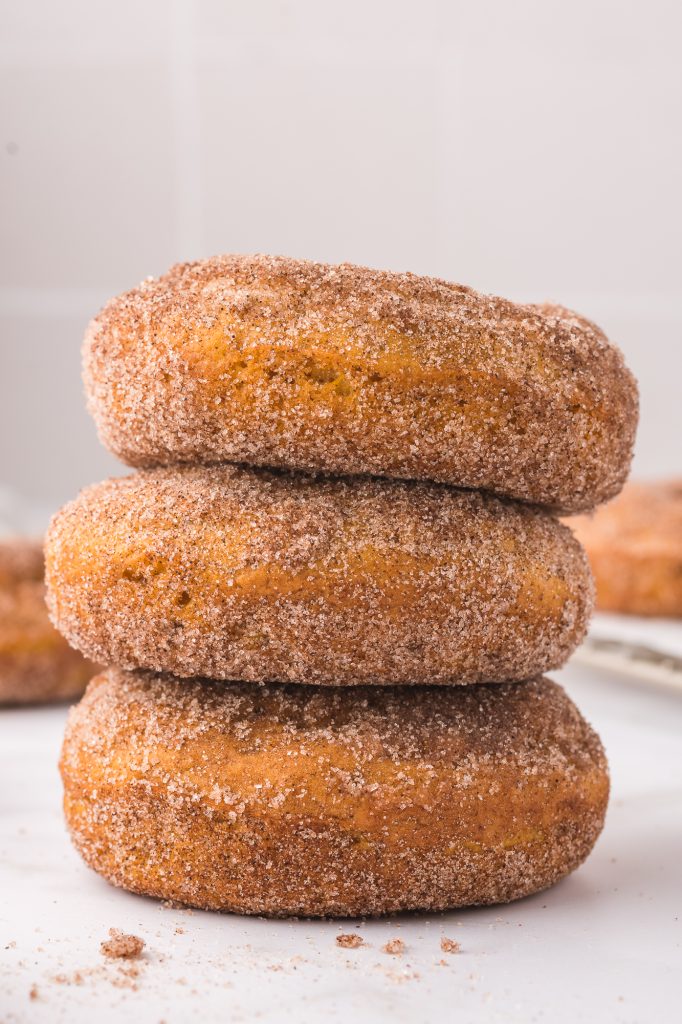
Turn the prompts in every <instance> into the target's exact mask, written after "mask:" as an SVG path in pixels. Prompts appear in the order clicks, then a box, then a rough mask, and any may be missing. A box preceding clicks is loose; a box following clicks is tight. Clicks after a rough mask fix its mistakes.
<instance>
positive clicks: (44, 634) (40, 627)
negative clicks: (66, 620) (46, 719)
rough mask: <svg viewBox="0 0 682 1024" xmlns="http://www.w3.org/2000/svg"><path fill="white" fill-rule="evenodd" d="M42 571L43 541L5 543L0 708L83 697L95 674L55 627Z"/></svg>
mask: <svg viewBox="0 0 682 1024" xmlns="http://www.w3.org/2000/svg"><path fill="white" fill-rule="evenodd" d="M43 569H44V565H43V550H42V544H41V543H40V542H39V541H36V540H30V539H27V538H25V537H7V538H3V539H1V540H0V704H31V703H40V702H44V701H59V700H68V699H71V698H74V697H80V695H81V694H82V692H83V690H84V689H85V684H86V683H87V681H88V680H89V679H90V678H91V677H92V673H93V671H94V670H95V666H94V665H91V664H89V663H88V662H86V661H85V659H84V658H83V657H82V655H81V654H79V653H78V652H77V651H74V650H72V648H70V647H69V645H68V644H67V642H66V641H65V640H64V638H63V637H62V636H60V634H59V633H58V632H57V631H56V629H55V628H54V627H53V626H52V624H51V622H50V620H49V618H48V614H47V608H46V607H45V584H44V582H43Z"/></svg>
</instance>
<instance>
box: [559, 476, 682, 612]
mask: <svg viewBox="0 0 682 1024" xmlns="http://www.w3.org/2000/svg"><path fill="white" fill-rule="evenodd" d="M568 522H569V524H570V525H571V526H572V527H573V529H574V530H575V532H576V534H577V535H578V537H579V539H580V540H581V542H582V543H583V544H584V546H585V548H586V550H587V554H588V557H589V559H590V562H591V563H592V570H593V572H594V576H595V580H596V584H597V607H598V608H600V609H602V610H603V611H612V612H626V613H630V614H632V615H661V616H671V617H676V618H677V617H682V480H667V481H658V482H656V483H654V482H648V483H644V482H642V483H629V484H627V485H626V487H625V489H624V491H623V493H622V494H621V495H619V497H618V498H616V500H615V501H613V502H611V503H610V504H608V505H606V506H605V507H604V508H601V509H599V510H598V511H597V512H596V513H595V514H594V515H593V516H591V517H588V516H579V517H576V518H574V519H569V520H568Z"/></svg>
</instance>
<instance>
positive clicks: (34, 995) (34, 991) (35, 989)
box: [28, 985, 38, 1002]
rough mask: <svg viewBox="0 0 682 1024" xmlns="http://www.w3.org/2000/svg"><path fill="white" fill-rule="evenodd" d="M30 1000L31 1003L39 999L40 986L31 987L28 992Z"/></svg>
mask: <svg viewBox="0 0 682 1024" xmlns="http://www.w3.org/2000/svg"><path fill="white" fill-rule="evenodd" d="M28 998H29V999H30V1000H31V1002H35V1000H36V999H37V998H38V986H37V985H31V987H30V989H29V991H28Z"/></svg>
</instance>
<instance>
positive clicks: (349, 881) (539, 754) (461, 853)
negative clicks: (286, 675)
mask: <svg viewBox="0 0 682 1024" xmlns="http://www.w3.org/2000/svg"><path fill="white" fill-rule="evenodd" d="M61 773H62V778H63V781H64V807H65V812H66V820H67V823H68V827H69V830H70V832H71V836H72V838H73V841H74V843H75V845H76V847H77V849H78V850H79V852H80V853H81V855H82V856H83V858H84V859H85V861H86V862H87V863H88V864H89V865H90V866H91V867H92V868H94V869H95V870H96V871H98V872H99V873H100V874H101V875H103V876H104V877H105V878H106V879H108V880H109V881H110V882H113V884H114V885H118V886H122V887H123V888H125V889H129V890H131V891H132V892H137V893H143V894H145V895H149V896H155V897H157V898H159V899H165V900H174V901H178V902H180V903H183V904H187V905H191V906H194V907H202V908H205V909H210V910H228V911H237V912H239V913H244V914H267V915H273V916H287V915H299V914H301V915H310V916H327V915H329V916H349V915H356V914H363V915H364V914H368V915H369V914H372V915H373V914H384V913H389V912H393V911H398V910H437V909H445V908H448V907H459V906H466V905H470V904H485V903H503V902H507V901H509V900H513V899H518V898H519V897H521V896H526V895H528V894H529V893H532V892H536V891H537V890H539V889H544V888H545V887H546V886H549V885H552V884H553V883H554V882H556V881H558V880H559V879H560V878H563V876H564V875H566V874H568V873H569V872H570V871H573V869H574V868H576V867H577V866H578V865H579V864H580V863H581V862H582V861H583V860H584V858H585V857H586V856H587V854H588V853H589V852H590V850H591V848H592V846H593V844H594V842H595V840H596V839H597V836H598V835H599V832H600V831H601V828H602V824H603V820H604V814H605V810H606V803H607V799H608V788H609V783H608V770H607V765H606V759H605V756H604V752H603V749H602V746H601V743H600V741H599V738H598V737H597V735H596V734H595V733H594V732H593V730H592V729H591V728H590V726H589V725H588V724H587V723H586V722H585V721H584V719H583V718H582V717H581V715H580V712H579V711H578V709H577V708H576V707H575V706H574V704H573V703H572V702H571V701H570V700H569V698H568V696H567V695H566V694H565V693H564V691H563V690H562V689H561V687H559V686H557V685H556V684H555V683H552V682H550V681H549V680H548V679H535V680H532V681H530V682H524V683H512V684H497V685H495V686H473V687H450V688H448V689H442V688H440V687H431V686H425V687H421V688H420V687H409V686H408V687H365V686H359V687H356V688H354V689H352V690H351V689H341V688H338V687H332V688H327V689H322V688H314V689H311V688H310V687H303V686H297V685H291V684H286V685H282V684H277V683H269V684H268V683H266V684H260V685H253V684H249V683H246V684H244V683H231V684H225V683H219V682H215V681H206V680H191V681H189V682H188V681H186V680H177V679H174V678H173V677H171V676H168V675H163V674H158V675H157V674H154V673H126V672H123V671H121V670H120V669H109V670H108V672H107V673H105V674H103V675H100V676H98V677H97V678H96V679H95V680H94V681H93V682H92V683H91V685H90V686H89V687H88V690H87V693H86V695H85V697H84V698H83V700H82V701H81V703H80V704H79V705H78V706H77V707H76V708H75V709H72V711H71V713H70V717H69V722H68V726H67V730H66V736H65V740H64V747H63V751H62V756H61Z"/></svg>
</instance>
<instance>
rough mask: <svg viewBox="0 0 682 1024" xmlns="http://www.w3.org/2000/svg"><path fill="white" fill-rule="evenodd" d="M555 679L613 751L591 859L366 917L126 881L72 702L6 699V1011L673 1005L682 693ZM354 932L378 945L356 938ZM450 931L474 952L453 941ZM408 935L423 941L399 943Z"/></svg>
mask: <svg viewBox="0 0 682 1024" xmlns="http://www.w3.org/2000/svg"><path fill="white" fill-rule="evenodd" d="M554 678H557V679H559V680H561V681H562V682H563V683H564V684H565V685H566V686H567V688H568V689H569V691H570V692H571V693H572V695H573V696H574V697H575V699H576V700H577V702H578V703H579V705H580V707H581V708H582V710H583V711H584V713H585V714H586V716H587V717H588V718H589V719H590V720H591V721H592V723H593V724H594V725H595V726H596V728H597V729H598V731H599V732H600V733H601V735H602V738H603V740H604V743H605V745H606V748H607V752H608V755H609V759H610V763H611V771H612V781H613V789H612V797H611V804H610V809H609V814H608V818H607V824H606V828H605V831H604V834H603V836H602V837H601V839H600V841H599V843H598V844H597V847H596V849H595V851H594V853H593V855H592V856H591V857H590V858H589V860H588V861H587V863H586V864H585V865H584V866H583V867H582V868H581V869H580V870H579V871H577V872H576V873H575V874H574V875H573V876H572V877H570V878H569V879H567V880H565V881H564V882H562V883H560V884H559V885H558V886H556V887H555V888H554V889H551V890H549V891H547V892H545V893H541V894H539V895H538V896H534V897H531V898H529V899H526V900H522V901H520V902H517V903H513V904H510V905H507V906H503V907H491V908H487V909H472V910H466V911H456V912H453V913H448V914H442V915H439V914H429V915H424V916H422V915H416V916H409V917H407V916H404V917H398V918H393V919H391V920H384V921H369V922H366V923H364V924H362V925H361V926H360V927H359V928H357V929H356V925H357V922H345V923H344V924H343V925H339V924H338V923H336V922H328V921H325V922H314V921H293V922H279V921H278V922H273V921H267V920H261V919H258V918H242V917H236V916H230V915H218V914H208V913H201V912H197V911H195V912H191V911H185V910H177V909H171V908H166V907H164V906H162V905H161V904H159V903H157V902H154V901H152V900H146V899H142V898H140V897H135V896H131V895H129V894H127V893H125V892H122V891H119V890H116V889H113V888H111V887H110V886H109V885H107V884H106V883H105V882H104V881H102V880H101V879H99V878H98V877H97V875H95V874H94V873H93V872H91V871H90V870H88V869H87V868H86V867H85V866H84V865H83V863H82V862H81V861H80V859H79V857H78V856H77V855H76V853H75V852H74V851H73V850H72V848H71V846H70V844H69V840H68V838H67V836H66V833H65V829H64V825H63V822H62V817H61V810H60V795H61V789H60V782H59V778H58V775H57V770H56V761H57V756H58V751H59V745H60V740H61V733H62V730H63V724H64V718H65V714H66V712H65V709H64V708H40V709H34V710H30V709H25V710H24V709H22V710H4V711H0V1024H23V1022H33V1021H36V1022H43V1021H44V1022H50V1024H53V1022H60V1021H64V1022H69V1024H79V1022H86V1021H87V1022H88V1024H92V1022H93V1021H95V1022H97V1024H104V1022H108V1021H120V1020H121V1019H125V1016H126V1015H128V1016H129V1018H130V1019H131V1020H133V1021H135V1022H137V1021H141V1022H143V1024H146V1022H152V1024H160V1022H162V1021H163V1022H165V1024H176V1022H182V1021H194V1020H196V1021H202V1022H213V1021H229V1022H239V1021H251V1020H254V1021H265V1022H269V1021H273V1022H274V1021H277V1022H279V1021H292V1022H294V1021H295V1022H296V1024H306V1022H312V1021H323V1020H324V1021H327V1020H329V1021H334V1020H338V1021H342V1020H345V1021H348V1020H350V1021H352V1022H353V1024H363V1022H370V1021H371V1022H373V1024H376V1022H382V1021H386V1022H388V1021H391V1022H392V1024H397V1022H401V1021H415V1022H419V1024H422V1022H431V1021H434V1022H435V1021H439V1022H440V1021H445V1020H455V1019H456V1020H457V1021H460V1022H462V1024H467V1022H476V1024H477V1022H481V1024H484V1022H485V1024H487V1022H493V1021H504V1022H516V1021H518V1022H523V1024H528V1022H532V1021H548V1022H551V1024H562V1022H567V1024H569V1022H570V1024H576V1022H578V1021H599V1022H600V1024H610V1022H619V1024H647V1022H649V1021H650V1022H652V1024H654V1022H656V1024H660V1022H662V1021H667V1020H671V1019H672V1017H671V1014H672V1010H671V1009H670V1007H671V1006H674V1005H677V1003H678V1002H679V984H680V976H681V974H682V941H681V940H682V923H681V920H680V918H681V917H682V913H681V912H682V696H677V695H676V694H672V693H666V692H664V691H662V690H657V689H655V688H653V687H651V688H647V687H643V686H640V685H638V684H635V683H633V682H621V681H619V680H618V679H616V678H615V677H614V676H609V675H607V674H604V673H599V672H596V671H594V670H587V669H584V668H578V667H577V666H575V667H571V668H569V669H566V670H564V672H562V673H554ZM110 927H115V928H119V929H122V930H123V931H127V932H132V933H134V934H136V935H139V936H141V937H142V938H143V939H144V940H145V942H146V944H147V952H146V955H145V958H144V960H143V961H142V962H141V964H140V970H139V975H138V977H136V978H135V977H130V976H128V975H126V974H125V973H122V970H121V967H120V963H121V962H120V961H118V962H111V961H105V960H104V959H103V958H102V956H101V955H100V952H99V945H100V942H101V941H102V940H103V939H105V938H107V933H108V929H109V928H110ZM350 930H358V931H360V932H361V933H362V935H363V936H364V938H365V941H366V943H367V945H366V946H365V947H363V948H360V949H355V950H347V949H341V948H339V947H337V945H336V943H335V936H336V935H337V934H338V933H339V932H340V931H350ZM442 935H445V936H448V937H449V938H453V939H456V940H457V941H458V942H459V943H461V952H460V953H458V954H455V955H447V954H443V953H441V950H440V938H441V936H442ZM397 936H400V937H401V938H402V939H403V940H404V942H405V944H406V947H407V948H406V952H405V954H404V955H403V956H401V957H394V956H389V955H387V954H386V953H384V952H382V950H381V947H382V945H383V944H384V943H385V942H386V941H387V940H388V939H391V938H394V937H397ZM124 970H125V968H124ZM33 986H35V989H34V998H31V989H32V987H33Z"/></svg>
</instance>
